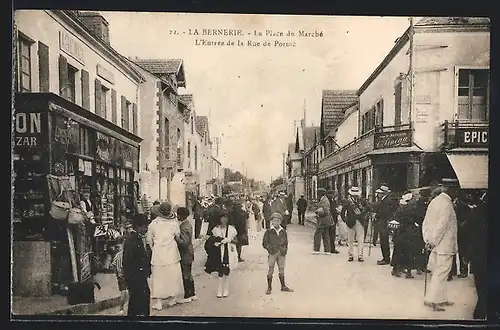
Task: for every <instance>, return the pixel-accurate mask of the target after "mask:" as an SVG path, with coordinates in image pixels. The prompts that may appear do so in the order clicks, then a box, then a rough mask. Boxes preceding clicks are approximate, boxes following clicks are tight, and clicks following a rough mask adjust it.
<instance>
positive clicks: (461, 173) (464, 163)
mask: <svg viewBox="0 0 500 330" xmlns="http://www.w3.org/2000/svg"><path fill="white" fill-rule="evenodd" d="M446 156H447V157H448V160H449V161H450V164H451V166H452V167H453V170H454V171H455V174H456V175H457V178H458V180H459V182H460V187H461V188H462V189H487V188H488V155H487V154H486V155H485V154H479V155H478V154H462V153H460V154H454V153H447V154H446Z"/></svg>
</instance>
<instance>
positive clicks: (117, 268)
mask: <svg viewBox="0 0 500 330" xmlns="http://www.w3.org/2000/svg"><path fill="white" fill-rule="evenodd" d="M117 248H118V252H117V253H116V255H115V257H114V258H113V261H112V262H111V265H110V268H111V269H113V270H114V272H115V275H116V281H117V282H118V290H120V311H119V312H118V315H125V303H126V302H127V285H126V284H125V278H124V277H123V239H122V240H121V241H120V242H119V244H118V245H117Z"/></svg>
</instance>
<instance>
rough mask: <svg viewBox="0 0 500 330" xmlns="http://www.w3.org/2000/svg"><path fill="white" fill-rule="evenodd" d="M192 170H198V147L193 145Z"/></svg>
mask: <svg viewBox="0 0 500 330" xmlns="http://www.w3.org/2000/svg"><path fill="white" fill-rule="evenodd" d="M194 170H195V171H196V170H198V147H197V146H194Z"/></svg>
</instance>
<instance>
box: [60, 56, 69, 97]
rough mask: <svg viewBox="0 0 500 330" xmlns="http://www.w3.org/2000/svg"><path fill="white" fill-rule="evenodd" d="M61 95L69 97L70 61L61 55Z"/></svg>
mask: <svg viewBox="0 0 500 330" xmlns="http://www.w3.org/2000/svg"><path fill="white" fill-rule="evenodd" d="M59 95H60V96H61V97H64V98H67V97H68V60H67V59H66V57H64V56H62V55H59Z"/></svg>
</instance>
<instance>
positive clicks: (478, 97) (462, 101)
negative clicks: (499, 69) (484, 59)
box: [458, 69, 490, 121]
mask: <svg viewBox="0 0 500 330" xmlns="http://www.w3.org/2000/svg"><path fill="white" fill-rule="evenodd" d="M489 88H490V83H489V70H487V69H481V70H474V69H460V70H459V71H458V119H459V120H472V121H487V120H488V117H489Z"/></svg>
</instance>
